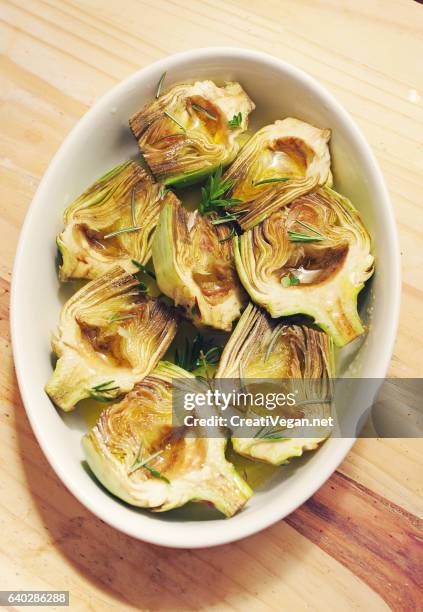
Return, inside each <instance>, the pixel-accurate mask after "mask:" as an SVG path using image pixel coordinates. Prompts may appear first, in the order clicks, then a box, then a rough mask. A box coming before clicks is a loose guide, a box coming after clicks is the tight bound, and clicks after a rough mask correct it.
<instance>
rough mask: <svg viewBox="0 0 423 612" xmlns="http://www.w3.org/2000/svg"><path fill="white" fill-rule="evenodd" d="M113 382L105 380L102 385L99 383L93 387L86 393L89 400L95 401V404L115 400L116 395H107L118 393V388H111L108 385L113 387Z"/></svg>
mask: <svg viewBox="0 0 423 612" xmlns="http://www.w3.org/2000/svg"><path fill="white" fill-rule="evenodd" d="M114 382H115V381H114V380H107V381H106V382H104V383H100V384H99V385H95V386H94V387H91V389H88V393H89V395H90V397H91V399H94V400H96V401H97V402H103V403H106V402H113V400H115V399H116V394H114V395H112V396H110V395H108V394H109V393H111V392H112V391H118V390H119V389H120V387H119V386H115V387H111V386H110V385H113V383H114Z"/></svg>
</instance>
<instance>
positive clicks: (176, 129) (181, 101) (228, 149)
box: [129, 81, 254, 185]
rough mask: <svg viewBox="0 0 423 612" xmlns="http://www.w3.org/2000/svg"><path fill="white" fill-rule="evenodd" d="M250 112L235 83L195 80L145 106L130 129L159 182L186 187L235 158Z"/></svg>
mask: <svg viewBox="0 0 423 612" xmlns="http://www.w3.org/2000/svg"><path fill="white" fill-rule="evenodd" d="M253 109H254V104H253V102H252V101H251V100H250V98H249V97H248V95H247V94H246V93H245V91H244V90H243V89H242V87H241V85H240V84H239V83H226V84H225V85H224V86H223V87H217V86H216V85H215V84H214V83H213V82H212V81H197V82H196V83H193V84H186V83H185V84H180V85H175V86H174V87H172V88H171V89H170V90H169V91H168V92H167V93H165V94H163V95H161V96H160V97H159V98H158V99H156V100H154V101H153V102H151V103H149V104H146V105H145V106H144V108H143V109H142V110H141V111H139V112H138V113H136V114H135V115H134V116H133V117H132V118H131V119H130V120H129V125H130V127H131V130H132V132H133V134H134V136H135V138H136V139H137V141H138V145H139V147H140V149H141V153H142V154H143V157H144V159H145V161H146V162H147V164H148V165H149V167H150V168H151V171H152V172H153V174H154V176H155V177H156V178H157V180H160V181H162V182H163V183H165V184H168V185H170V184H175V185H176V184H179V185H188V184H192V183H196V182H198V181H199V180H201V179H202V178H204V177H206V176H208V175H209V174H211V173H212V172H213V171H214V170H215V169H216V168H217V167H218V166H219V165H220V164H221V165H223V166H226V165H227V164H229V163H230V162H231V161H232V160H233V159H234V158H235V156H236V155H237V153H238V151H239V149H240V139H239V137H240V135H241V134H242V132H244V131H245V130H246V129H247V127H248V115H249V113H250V112H251V111H252V110H253ZM234 118H238V120H237V121H234Z"/></svg>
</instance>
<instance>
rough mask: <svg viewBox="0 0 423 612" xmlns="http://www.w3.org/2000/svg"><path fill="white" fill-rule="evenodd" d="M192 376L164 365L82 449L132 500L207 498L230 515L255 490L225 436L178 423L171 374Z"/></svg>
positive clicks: (104, 419)
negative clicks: (200, 433)
mask: <svg viewBox="0 0 423 612" xmlns="http://www.w3.org/2000/svg"><path fill="white" fill-rule="evenodd" d="M175 378H177V379H183V378H192V375H191V374H189V373H188V372H187V371H186V370H183V369H181V368H179V367H178V366H176V365H174V364H171V363H168V362H161V363H160V364H159V365H158V366H157V368H156V369H155V370H154V371H153V372H152V373H151V374H149V376H147V377H146V378H144V380H143V381H142V382H140V383H138V384H137V385H136V386H135V387H134V389H133V390H132V391H131V392H130V393H129V394H128V395H127V396H126V397H125V398H124V399H123V400H122V401H121V402H119V403H118V404H114V405H113V406H110V407H108V408H107V409H106V410H105V411H103V413H102V414H101V416H100V418H99V420H98V422H97V424H96V425H95V426H94V428H93V429H92V430H91V431H90V432H89V433H88V434H86V435H85V436H84V438H83V442H82V444H83V448H84V452H85V456H86V459H87V461H88V464H89V466H90V468H91V469H92V471H93V472H94V474H95V475H96V477H97V478H98V479H99V480H100V481H101V482H102V484H103V485H104V486H105V487H106V488H107V489H108V490H109V491H110V492H111V493H113V494H114V495H116V496H117V497H119V498H120V499H123V500H124V501H126V502H127V503H129V504H132V505H134V506H140V507H142V508H150V509H151V510H153V511H155V512H162V511H166V510H171V509H172V508H177V507H179V506H182V505H184V504H186V503H187V502H189V501H208V502H210V503H212V504H213V505H214V506H215V507H216V508H217V509H218V510H220V511H221V512H222V513H223V514H225V515H226V516H232V515H233V514H235V512H237V511H238V510H239V509H240V508H241V507H242V506H243V505H244V504H245V502H246V501H247V500H248V499H249V497H250V496H251V495H252V491H251V489H250V487H249V486H248V485H247V483H246V482H244V480H243V479H242V478H241V477H240V476H239V475H238V473H237V472H236V470H235V468H234V466H233V465H232V464H231V463H230V462H229V461H227V460H226V459H225V447H226V439H225V438H224V437H221V438H217V437H216V438H205V437H203V438H202V437H195V436H192V437H191V436H185V435H184V433H185V432H184V428H181V427H173V426H172V379H175Z"/></svg>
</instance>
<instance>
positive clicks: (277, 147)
mask: <svg viewBox="0 0 423 612" xmlns="http://www.w3.org/2000/svg"><path fill="white" fill-rule="evenodd" d="M330 134H331V132H330V130H328V129H323V130H321V129H319V128H317V127H314V126H312V125H310V124H309V123H305V122H304V121H299V120H298V119H293V118H287V119H284V120H282V121H276V122H275V123H273V124H272V125H268V126H266V127H264V128H262V129H261V130H259V131H258V132H256V134H254V136H253V137H252V138H251V139H250V140H249V141H248V143H247V144H246V145H245V146H244V148H243V149H242V151H241V153H240V154H239V155H238V157H237V158H236V160H235V161H234V163H233V164H232V165H231V166H230V168H229V169H228V170H227V171H226V173H225V175H224V177H223V178H224V180H231V181H233V185H232V187H231V189H230V190H229V191H228V193H227V196H226V197H230V198H236V199H239V200H241V202H240V203H239V204H237V205H235V206H234V205H231V206H230V209H228V211H229V212H231V213H236V214H237V216H238V222H239V223H240V225H241V227H242V228H243V229H244V230H246V229H250V228H252V227H254V226H255V225H257V224H258V223H260V222H261V221H263V220H264V219H266V218H267V217H268V216H269V215H271V214H272V213H273V212H275V211H277V210H278V209H279V208H281V207H282V206H285V205H286V204H289V203H290V202H292V201H293V200H295V199H296V198H298V197H299V196H301V195H303V194H305V193H308V192H310V191H312V190H313V189H315V188H316V187H318V186H319V185H324V184H325V183H329V184H331V181H332V175H331V171H330V153H329V148H328V141H329V138H330Z"/></svg>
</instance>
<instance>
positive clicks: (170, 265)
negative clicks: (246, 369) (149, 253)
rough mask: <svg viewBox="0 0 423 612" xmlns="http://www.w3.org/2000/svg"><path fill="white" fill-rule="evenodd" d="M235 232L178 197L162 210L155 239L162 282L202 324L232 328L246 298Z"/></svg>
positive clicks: (166, 291)
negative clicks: (236, 258) (235, 249)
mask: <svg viewBox="0 0 423 612" xmlns="http://www.w3.org/2000/svg"><path fill="white" fill-rule="evenodd" d="M229 235H230V234H229V230H228V228H227V227H223V226H222V225H213V224H212V222H211V220H210V218H209V217H206V216H204V217H202V216H201V215H200V214H199V213H198V211H195V212H188V211H187V210H186V209H185V208H183V206H182V205H181V204H180V203H179V202H178V201H174V202H172V203H166V204H165V205H164V206H163V208H162V210H161V213H160V217H159V222H158V224H157V229H156V233H155V235H154V240H153V264H154V269H155V272H156V277H157V284H158V286H159V288H160V290H161V291H162V292H163V293H164V294H165V295H167V296H168V297H170V298H172V299H173V300H174V302H175V304H176V305H177V306H178V305H181V306H183V307H184V309H185V313H186V316H187V317H188V318H189V319H191V320H192V321H193V322H194V324H195V325H197V326H199V327H201V326H204V325H209V326H211V327H215V328H216V329H223V330H227V331H229V330H230V329H231V326H232V322H233V321H234V320H235V319H237V318H238V317H239V315H240V312H241V308H242V306H243V304H244V303H245V298H246V294H245V292H244V290H243V288H242V286H241V284H240V282H239V279H238V277H237V274H236V271H235V265H234V261H233V252H232V244H231V241H230V240H228V236H229Z"/></svg>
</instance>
